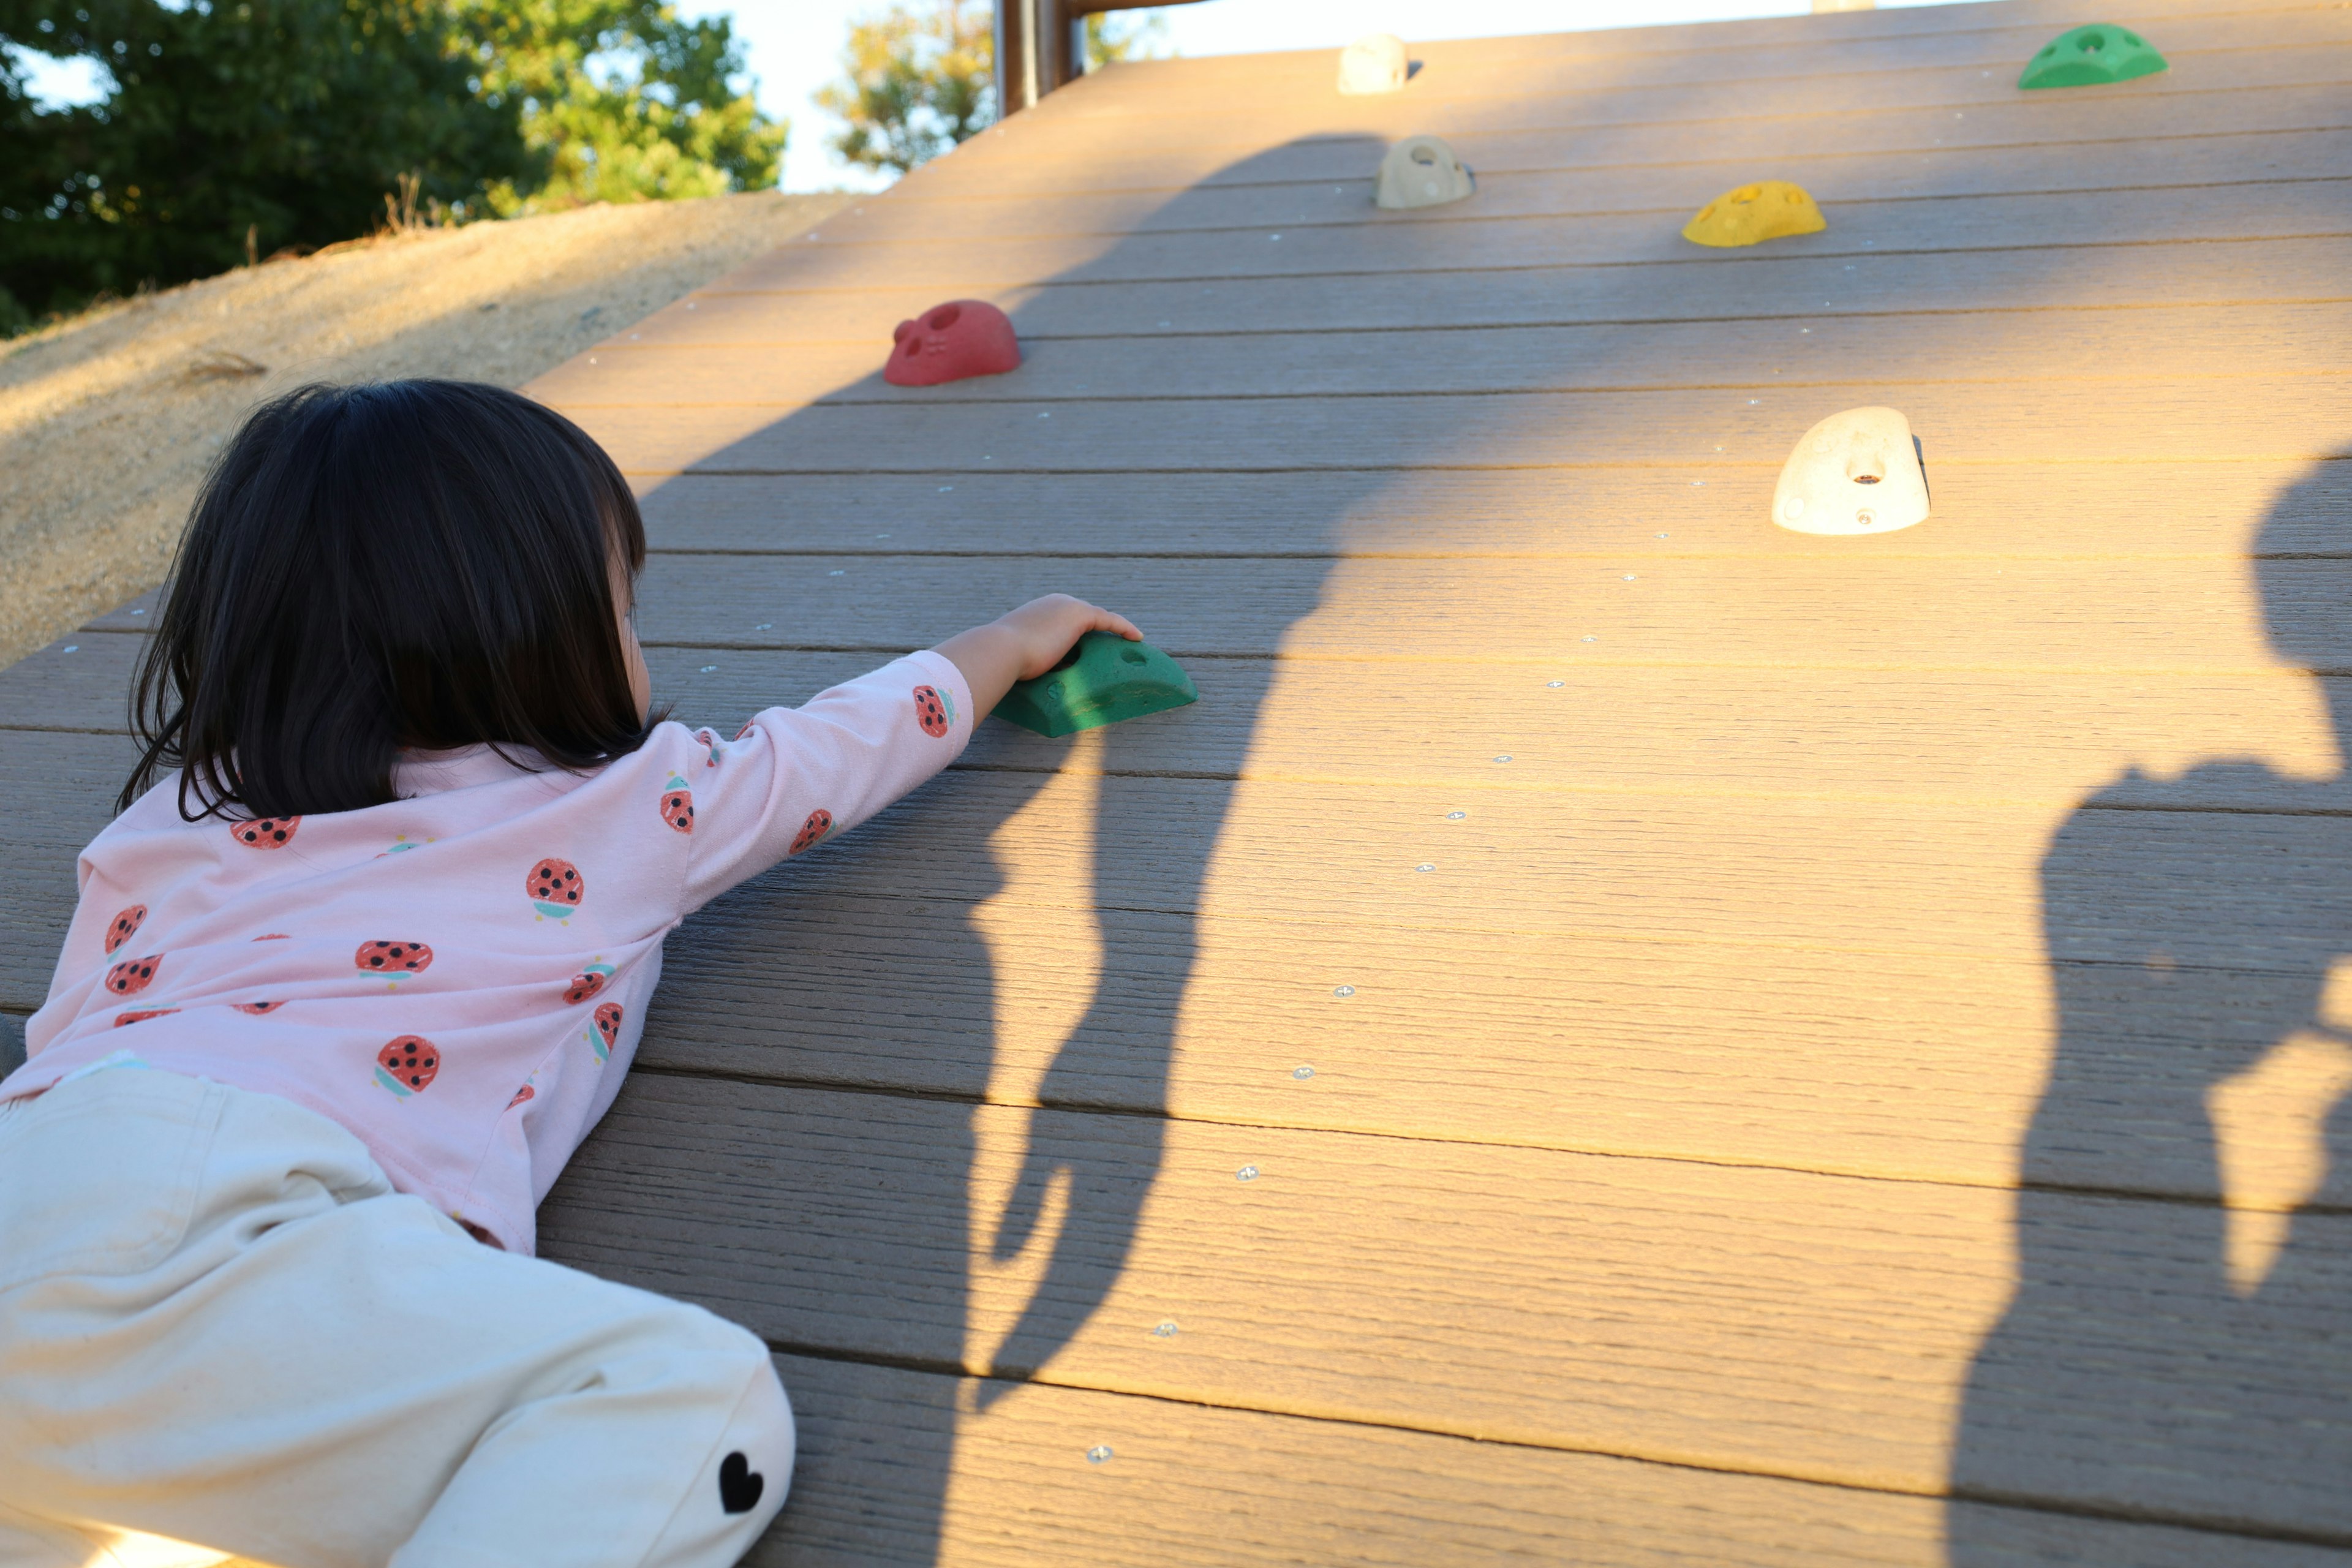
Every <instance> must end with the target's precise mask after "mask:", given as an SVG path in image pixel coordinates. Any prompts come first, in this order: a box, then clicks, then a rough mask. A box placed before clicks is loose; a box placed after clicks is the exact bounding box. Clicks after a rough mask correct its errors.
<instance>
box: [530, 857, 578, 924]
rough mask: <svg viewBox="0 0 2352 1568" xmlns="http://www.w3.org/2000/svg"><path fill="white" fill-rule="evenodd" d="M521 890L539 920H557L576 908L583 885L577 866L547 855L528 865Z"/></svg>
mask: <svg viewBox="0 0 2352 1568" xmlns="http://www.w3.org/2000/svg"><path fill="white" fill-rule="evenodd" d="M523 889H524V891H526V892H528V893H529V894H530V905H531V908H533V909H535V910H538V911H539V913H540V917H541V919H542V920H551V921H560V920H562V919H564V918H565V917H567V916H569V915H570V914H571V913H572V910H576V909H578V908H579V907H580V899H581V895H582V894H583V893H584V892H586V891H587V884H586V883H584V882H583V881H582V880H581V879H580V868H579V867H577V866H574V865H573V864H572V862H571V861H569V860H558V859H556V858H553V857H550V858H547V859H544V860H541V862H540V863H539V864H538V865H536V866H533V867H532V868H530V875H529V876H527V877H525V878H524V879H523Z"/></svg>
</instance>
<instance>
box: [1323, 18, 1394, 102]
mask: <svg viewBox="0 0 2352 1568" xmlns="http://www.w3.org/2000/svg"><path fill="white" fill-rule="evenodd" d="M1404 79H1405V58H1404V40H1403V39H1402V38H1400V37H1397V36H1396V35H1395V34H1394V33H1366V34H1365V35H1364V36H1363V37H1360V38H1358V39H1357V40H1356V41H1355V42H1354V43H1352V44H1349V46H1348V47H1346V48H1344V49H1341V50H1340V51H1339V90H1340V91H1341V92H1344V93H1347V94H1349V96H1351V97H1360V96H1362V95H1364V94H1366V93H1374V92H1394V91H1396V90H1397V89H1399V88H1402V86H1404Z"/></svg>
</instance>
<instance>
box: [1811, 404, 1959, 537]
mask: <svg viewBox="0 0 2352 1568" xmlns="http://www.w3.org/2000/svg"><path fill="white" fill-rule="evenodd" d="M1927 515H1928V504H1927V473H1926V471H1925V470H1924V469H1923V468H1922V467H1921V465H1920V457H1919V447H1918V444H1917V443H1916V441H1915V440H1913V438H1912V436H1911V422H1910V421H1909V420H1907V419H1906V418H1905V417H1904V416H1903V415H1902V412H1901V411H1900V410H1898V409H1894V408H1849V409H1847V410H1845V411H1844V412H1843V413H1842V414H1832V415H1831V416H1829V417H1828V418H1826V419H1824V420H1822V422H1821V423H1820V424H1818V425H1816V426H1813V427H1812V428H1811V429H1810V430H1808V431H1806V432H1805V434H1804V436H1803V437H1802V438H1801V439H1800V440H1799V441H1798V443H1797V447H1796V450H1795V451H1793V452H1791V453H1790V454H1789V460H1788V462H1787V464H1786V465H1784V466H1783V467H1782V468H1781V469H1780V483H1779V484H1778V485H1776V486H1775V487H1774V488H1773V490H1772V521H1774V522H1776V523H1779V524H1780V526H1781V527H1782V528H1785V529H1789V530H1790V531H1794V532H1797V533H1838V534H1852V533H1892V532H1894V531H1895V530H1896V529H1898V528H1908V527H1910V526H1911V525H1912V524H1913V523H1915V522H1922V521H1926V520H1927Z"/></svg>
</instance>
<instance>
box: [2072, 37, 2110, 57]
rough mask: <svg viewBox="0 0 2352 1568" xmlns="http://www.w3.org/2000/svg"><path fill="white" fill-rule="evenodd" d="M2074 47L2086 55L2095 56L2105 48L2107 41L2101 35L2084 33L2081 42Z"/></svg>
mask: <svg viewBox="0 0 2352 1568" xmlns="http://www.w3.org/2000/svg"><path fill="white" fill-rule="evenodd" d="M2075 47H2077V48H2080V49H2081V50H2082V51H2083V52H2084V54H2086V55H2095V54H2097V53H2098V52H2099V51H2100V50H2101V49H2104V48H2105V47H2107V40H2106V38H2105V37H2104V36H2103V35H2101V34H2098V33H2085V34H2084V35H2083V41H2082V42H2081V43H2080V44H2078V45H2076V46H2075Z"/></svg>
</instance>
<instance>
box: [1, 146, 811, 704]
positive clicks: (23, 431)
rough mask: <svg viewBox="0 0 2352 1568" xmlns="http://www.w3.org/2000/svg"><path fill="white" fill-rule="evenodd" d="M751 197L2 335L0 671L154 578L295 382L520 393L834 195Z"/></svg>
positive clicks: (561, 223)
mask: <svg viewBox="0 0 2352 1568" xmlns="http://www.w3.org/2000/svg"><path fill="white" fill-rule="evenodd" d="M849 199H850V198H848V197H846V196H840V195H801V196H785V195H777V194H776V193H774V192H761V193H757V194H753V195H737V196H719V197H714V198H712V199H710V200H707V201H696V202H658V203H647V204H644V205H634V206H598V207H589V208H585V209H583V210H582V211H579V212H573V213H563V214H559V215H556V216H549V217H534V218H520V219H517V220H514V221H512V222H509V223H488V224H477V225H474V226H470V227H467V228H458V229H442V230H426V231H423V232H415V233H410V234H406V235H401V236H393V237H379V238H377V239H373V240H368V241H362V242H358V243H355V244H353V245H351V246H349V247H340V248H337V249H335V250H331V251H328V252H322V253H320V254H319V255H317V256H312V257H307V258H302V259H299V260H286V261H273V262H268V263H266V264H264V265H263V266H260V267H257V268H243V269H240V270H238V271H236V272H231V273H228V274H226V275H225V276H222V277H219V278H211V279H205V281H203V282H201V283H191V284H188V285H186V286H184V287H183V288H178V289H171V290H169V291H168V292H165V293H161V294H153V295H148V296H144V297H142V298H140V299H136V300H129V301H126V302H124V303H121V304H118V305H112V306H108V307H102V308H100V309H99V310H92V311H90V312H89V313H88V314H85V315H82V316H79V317H77V318H75V319H74V320H72V321H66V322H62V323H60V324H58V325H57V326H54V327H50V328H48V329H47V330H45V331H40V332H37V333H35V334H33V335H31V336H29V337H25V338H19V339H16V340H15V341H14V342H5V343H0V476H5V477H4V478H0V667H5V666H6V665H9V664H13V663H15V662H16V660H17V659H19V658H23V657H24V656H25V655H26V654H27V653H30V652H31V651H33V650H34V649H35V648H37V647H41V646H43V645H44V644H46V643H47V642H49V641H51V640H52V639H54V638H56V637H58V636H60V635H61V634H63V633H65V632H67V631H68V630H70V629H71V628H72V627H74V626H77V625H79V623H80V622H81V621H83V620H85V619H87V618H88V617H89V616H92V615H94V614H98V613H100V612H101V611H104V610H108V609H110V608H112V607H113V606H114V605H119V604H121V603H122V602H123V601H124V600H126V599H129V598H131V597H132V596H134V595H138V594H142V593H144V592H145V591H146V590H147V589H149V588H152V587H153V586H154V585H155V584H157V583H159V582H161V581H162V580H163V574H164V571H165V569H166V568H167V567H168V566H169V565H170V563H171V557H172V549H173V544H174V543H175V542H177V541H178V539H179V535H180V529H181V526H182V524H183V523H184V521H186V517H187V511H188V505H189V502H190V501H191V500H193V499H194V494H195V489H196V483H197V481H198V480H199V479H201V478H202V477H203V474H204V470H205V465H206V464H207V463H209V462H210V461H211V460H212V458H213V455H214V453H215V452H216V451H218V450H219V448H220V447H221V445H222V443H223V442H225V441H226V439H227V438H228V436H229V434H230V432H231V431H233V430H234V429H235V428H236V423H237V421H238V419H239V418H241V417H242V416H244V414H245V412H246V411H247V409H248V408H250V407H252V406H253V405H254V404H255V403H256V402H257V401H259V400H260V399H262V398H264V397H267V396H268V395H271V394H273V393H276V392H279V391H282V390H283V389H285V388H287V387H289V386H293V385H296V384H300V383H302V382H306V381H359V380H365V379H368V378H370V377H379V376H395V375H447V376H461V377H465V378H467V379H468V380H475V381H488V382H495V383H497V384H499V385H501V386H520V384H522V383H524V382H526V381H528V380H530V378H531V377H532V376H535V375H537V374H541V372H542V371H545V370H548V369H550V368H551V367H553V366H555V365H557V364H560V363H562V362H563V361H564V360H566V359H569V358H570V357H571V356H572V355H573V354H575V353H579V352H580V351H581V350H582V349H584V348H586V347H587V346H588V345H589V344H590V343H592V342H596V341H597V340H598V339H600V338H603V337H605V336H608V335H609V334H611V333H612V332H614V331H616V330H618V329H619V328H621V327H624V326H626V325H627V324H628V323H629V322H631V321H636V320H638V319H639V318H641V317H643V316H645V315H646V314H648V313H650V312H651V311H653V310H657V309H659V308H660V307H662V306H663V305H666V304H667V303H669V302H670V301H671V300H676V299H677V298H678V297H679V296H680V295H682V294H685V293H687V292H688V290H690V289H696V288H698V287H700V286H701V285H703V284H705V283H708V282H709V281H710V280H711V279H715V278H717V277H719V276H720V275H721V274H722V273H725V272H727V271H729V270H730V269H731V268H735V267H737V266H738V265H740V264H741V263H742V262H744V261H747V260H749V259H751V258H752V257H754V256H757V255H759V254H760V253H761V252H762V251H765V250H768V249H770V248H772V247H775V246H777V245H780V244H782V242H783V241H784V240H785V239H786V238H788V237H792V236H793V235H794V234H797V233H798V232H800V230H801V229H802V228H803V226H806V225H808V224H810V223H813V222H814V221H816V220H817V219H819V218H821V217H823V216H825V215H826V214H827V213H830V212H831V211H833V210H834V209H835V207H838V206H840V205H842V204H843V203H844V202H845V201H847V200H849Z"/></svg>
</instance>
